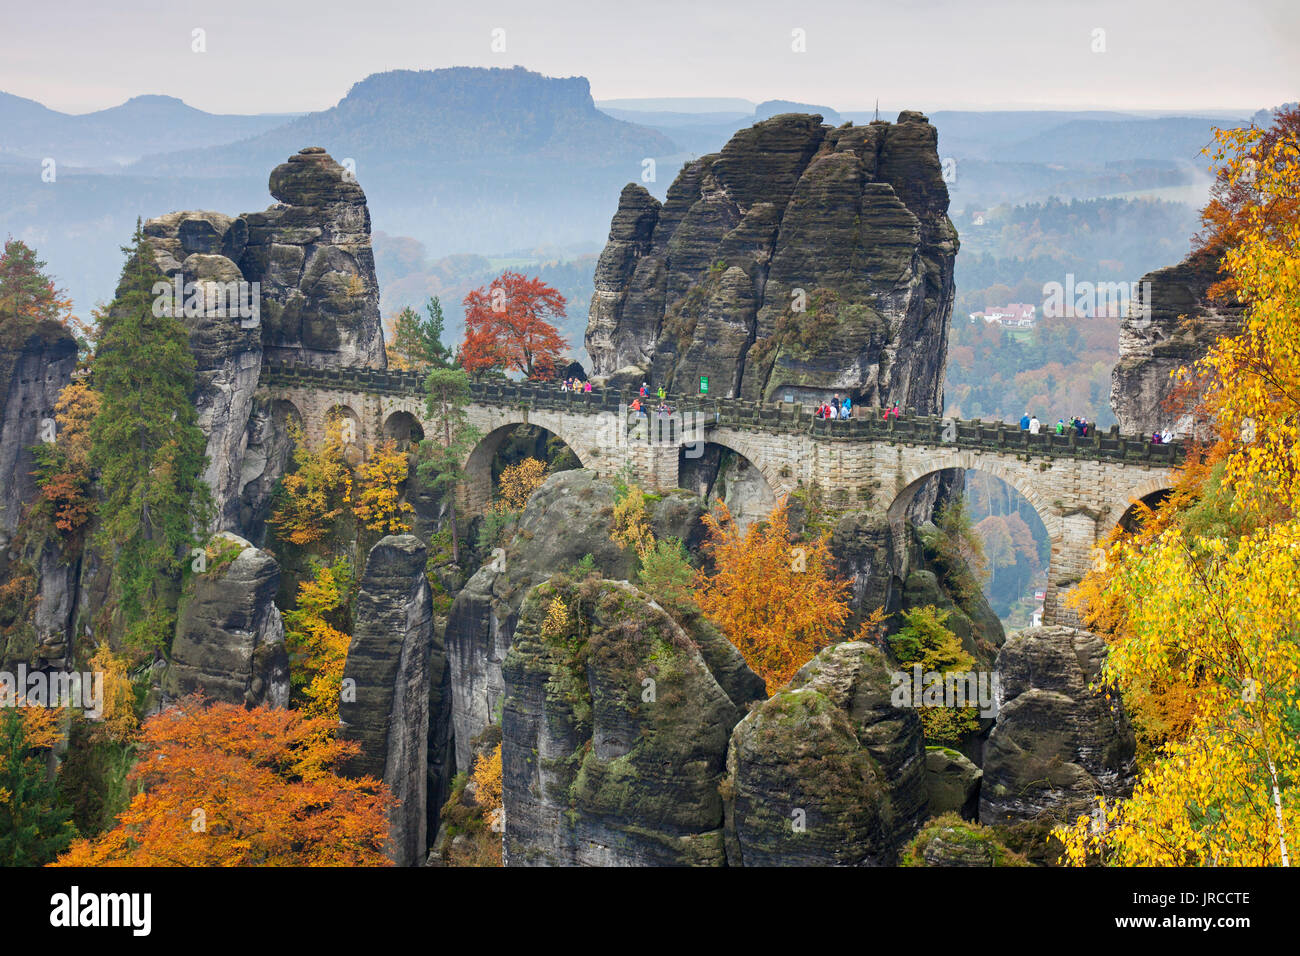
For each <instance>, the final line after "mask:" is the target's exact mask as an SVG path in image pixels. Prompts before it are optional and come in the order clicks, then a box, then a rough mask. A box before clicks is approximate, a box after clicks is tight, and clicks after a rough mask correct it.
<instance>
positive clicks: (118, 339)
mask: <svg viewBox="0 0 1300 956" xmlns="http://www.w3.org/2000/svg"><path fill="white" fill-rule="evenodd" d="M123 252H124V253H125V254H126V256H127V263H126V266H125V267H124V269H123V270H122V278H121V281H120V283H119V285H118V291H117V296H116V297H115V298H114V300H113V303H112V305H111V306H110V307H109V309H108V312H107V315H106V316H105V318H104V322H103V325H102V329H101V334H100V340H99V342H98V344H97V349H96V353H95V359H94V370H93V377H94V383H95V389H96V390H97V391H98V392H99V411H98V413H97V414H96V415H95V418H94V421H93V422H92V424H91V427H90V440H91V447H90V459H91V462H92V464H93V465H94V466H95V468H96V470H97V471H98V473H99V480H100V486H101V488H102V500H101V503H100V508H99V516H100V524H99V530H98V544H99V546H100V548H102V550H103V551H104V553H105V555H106V557H107V558H108V560H109V562H110V563H111V565H112V569H113V575H112V587H113V591H114V596H115V598H116V599H117V609H118V611H119V612H120V615H121V619H122V621H123V624H124V627H125V630H126V634H125V640H126V643H128V644H132V645H135V646H140V647H147V646H163V645H165V644H166V642H167V640H168V639H169V637H170V634H171V630H172V624H173V619H174V612H173V611H172V610H170V609H169V597H171V596H174V593H175V590H176V588H177V586H178V583H179V578H180V572H181V562H182V559H183V558H184V557H185V555H186V554H187V552H188V551H189V549H190V548H191V547H192V546H193V544H194V538H195V530H196V529H197V528H199V527H202V526H203V525H204V524H206V521H207V517H208V513H209V511H210V504H211V501H210V495H209V493H208V489H207V486H206V485H205V484H204V483H203V481H202V480H201V478H200V472H201V471H202V469H203V466H204V462H205V449H206V445H207V439H206V438H205V436H204V434H203V431H202V429H200V428H199V426H198V420H197V417H198V416H197V413H196V412H195V409H194V405H193V403H192V402H191V401H190V394H191V393H192V392H193V390H194V370H195V360H194V354H193V353H192V352H191V351H190V345H189V333H188V332H187V331H186V329H185V326H184V325H183V324H182V323H181V322H180V320H179V319H178V318H176V317H175V316H172V315H170V314H168V313H169V310H168V309H165V308H163V309H155V307H154V303H155V295H154V293H153V285H154V283H155V281H156V280H157V279H158V278H159V276H160V273H159V271H158V269H157V267H156V266H155V265H154V257H153V250H152V248H151V247H150V245H149V243H148V242H146V241H145V237H144V232H143V230H142V228H141V226H140V225H139V223H138V222H137V224H136V230H135V234H134V236H133V237H132V245H131V246H129V247H125V248H124V249H123Z"/></svg>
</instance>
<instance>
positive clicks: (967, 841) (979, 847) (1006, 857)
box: [901, 813, 1030, 866]
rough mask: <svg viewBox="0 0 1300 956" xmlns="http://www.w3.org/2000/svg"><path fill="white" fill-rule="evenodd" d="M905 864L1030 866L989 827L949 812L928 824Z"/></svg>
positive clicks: (910, 845) (915, 839)
mask: <svg viewBox="0 0 1300 956" xmlns="http://www.w3.org/2000/svg"><path fill="white" fill-rule="evenodd" d="M901 864H902V865H903V866H1029V865H1030V863H1029V861H1028V860H1026V859H1025V858H1024V857H1023V856H1021V855H1020V854H1019V853H1016V852H1015V851H1013V850H1011V849H1008V848H1007V847H1006V846H1005V845H1004V844H1003V843H1002V841H1001V840H1000V839H999V838H998V834H997V833H995V832H994V831H993V830H992V829H990V828H989V827H983V826H980V825H979V824H978V823H971V822H969V821H967V820H963V819H962V818H961V817H959V816H957V815H956V814H955V813H946V814H944V815H942V816H940V817H937V818H936V819H934V820H931V821H930V822H929V823H927V824H926V825H925V826H924V827H923V828H922V829H921V832H920V833H918V834H917V835H916V837H915V838H914V839H913V840H912V842H911V843H909V844H908V846H907V850H906V851H905V852H904V853H903V858H902V861H901Z"/></svg>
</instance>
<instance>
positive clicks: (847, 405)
mask: <svg viewBox="0 0 1300 956" xmlns="http://www.w3.org/2000/svg"><path fill="white" fill-rule="evenodd" d="M852 415H853V399H852V398H850V397H849V396H848V395H845V396H844V402H843V404H841V405H840V418H850V417H852Z"/></svg>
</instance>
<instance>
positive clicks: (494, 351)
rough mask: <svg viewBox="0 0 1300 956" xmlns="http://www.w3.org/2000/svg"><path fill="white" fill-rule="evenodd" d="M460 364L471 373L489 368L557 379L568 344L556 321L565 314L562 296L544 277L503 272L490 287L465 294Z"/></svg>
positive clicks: (527, 375) (535, 377)
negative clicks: (545, 281)
mask: <svg viewBox="0 0 1300 956" xmlns="http://www.w3.org/2000/svg"><path fill="white" fill-rule="evenodd" d="M464 305H465V340H464V342H463V343H462V345H461V349H460V362H461V365H462V366H463V367H464V368H465V370H466V371H468V372H469V373H470V374H471V375H474V376H478V375H480V374H482V373H483V372H485V371H490V370H494V369H497V370H513V371H516V372H522V373H523V375H524V377H525V378H528V379H550V378H554V377H555V375H556V373H557V372H558V371H559V367H560V364H561V356H562V355H563V354H564V353H565V352H566V351H568V348H569V344H568V342H566V341H565V340H564V339H563V337H561V335H560V333H559V330H558V329H557V328H556V326H555V324H554V323H555V322H558V321H562V320H563V319H564V318H565V308H566V302H565V300H564V296H562V295H560V293H559V292H557V291H556V290H555V289H553V288H551V287H550V286H549V285H547V284H546V283H544V282H542V280H541V279H530V278H527V277H526V276H523V275H521V274H520V273H518V272H503V273H502V274H501V275H500V276H499V277H498V278H497V279H495V280H494V281H493V282H492V284H491V285H490V286H484V287H481V288H478V289H475V290H474V291H472V292H470V293H469V294H468V295H466V296H465V301H464Z"/></svg>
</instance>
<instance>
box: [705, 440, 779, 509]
mask: <svg viewBox="0 0 1300 956" xmlns="http://www.w3.org/2000/svg"><path fill="white" fill-rule="evenodd" d="M708 436H709V437H708V442H707V444H711V445H720V446H721V447H723V448H725V449H727V450H728V451H731V452H734V453H735V454H737V455H740V456H741V457H742V458H744V459H746V460H747V461H748V462H749V463H750V464H751V465H753V466H754V467H755V468H757V469H758V470H759V471H760V472H761V473H762V475H763V477H764V478H765V479H766V480H767V487H768V489H769V490H770V491H771V492H772V496H773V501H774V502H775V501H776V500H779V499H780V498H781V497H782V496H784V495H788V494H790V493H791V492H792V491H794V490H795V489H796V488H797V487H798V486H799V479H798V476H797V475H796V474H795V472H794V470H793V469H790V468H786V467H784V465H783V463H781V462H778V461H775V460H774V459H773V456H772V455H770V454H769V453H768V451H767V448H766V447H765V444H764V442H763V441H762V438H763V436H762V435H761V434H757V435H756V434H754V433H752V432H747V431H741V430H739V429H713V430H710V431H709V432H708Z"/></svg>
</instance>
